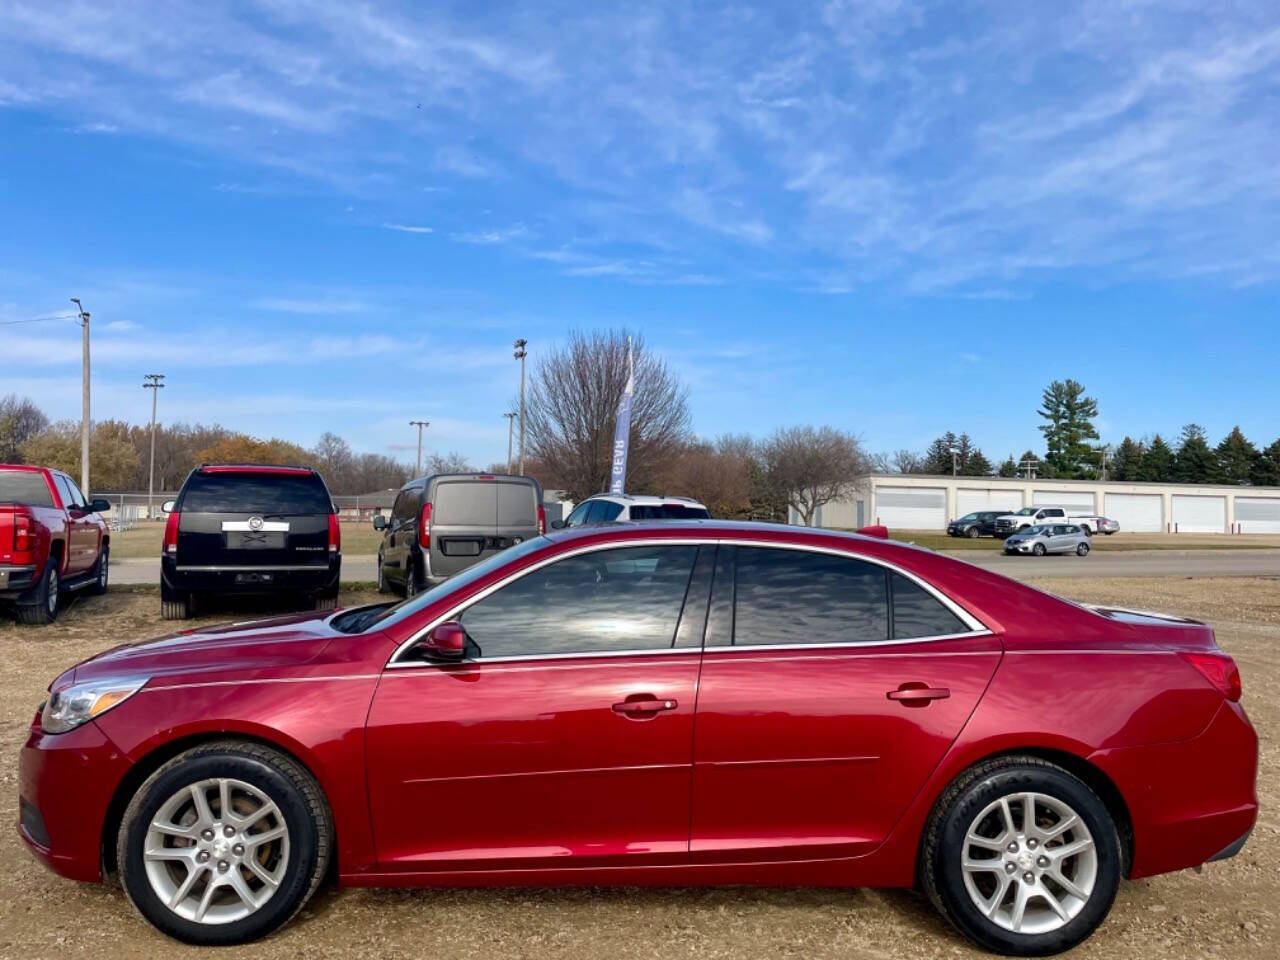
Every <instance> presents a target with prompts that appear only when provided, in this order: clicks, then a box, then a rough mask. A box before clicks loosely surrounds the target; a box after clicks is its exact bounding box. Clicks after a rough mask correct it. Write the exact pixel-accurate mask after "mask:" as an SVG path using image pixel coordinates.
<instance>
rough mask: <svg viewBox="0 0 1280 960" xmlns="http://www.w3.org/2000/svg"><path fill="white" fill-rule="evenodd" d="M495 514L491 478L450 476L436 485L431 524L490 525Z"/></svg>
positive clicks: (496, 496)
mask: <svg viewBox="0 0 1280 960" xmlns="http://www.w3.org/2000/svg"><path fill="white" fill-rule="evenodd" d="M497 518H498V491H497V484H495V483H493V482H492V481H483V480H476V481H466V480H450V481H448V482H445V483H441V484H439V485H438V486H437V487H436V492H435V503H434V504H433V505H432V510H431V522H432V524H437V523H439V524H444V525H445V526H450V527H453V526H458V527H492V526H493V525H494V524H495V523H496V522H497Z"/></svg>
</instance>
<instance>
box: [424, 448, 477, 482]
mask: <svg viewBox="0 0 1280 960" xmlns="http://www.w3.org/2000/svg"><path fill="white" fill-rule="evenodd" d="M475 472H476V468H475V467H473V466H472V465H471V464H470V463H469V462H468V461H467V458H466V457H464V456H463V455H462V454H460V453H458V451H456V450H450V451H449V452H448V453H433V454H431V455H430V456H429V457H427V476H432V475H434V474H437V473H475Z"/></svg>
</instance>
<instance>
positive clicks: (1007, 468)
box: [1000, 453, 1018, 477]
mask: <svg viewBox="0 0 1280 960" xmlns="http://www.w3.org/2000/svg"><path fill="white" fill-rule="evenodd" d="M1017 475H1018V462H1017V461H1016V460H1014V459H1013V454H1012V453H1011V454H1009V459H1007V460H1005V462H1004V463H1002V464H1000V476H1002V477H1016V476H1017Z"/></svg>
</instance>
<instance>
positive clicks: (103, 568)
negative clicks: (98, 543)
mask: <svg viewBox="0 0 1280 960" xmlns="http://www.w3.org/2000/svg"><path fill="white" fill-rule="evenodd" d="M110 560H111V548H110V547H109V546H107V545H106V544H103V546H102V553H100V554H99V555H98V569H97V571H96V574H97V575H96V576H95V577H94V579H93V586H92V587H90V588H89V589H90V590H91V591H92V592H93V594H94V595H95V596H99V597H100V596H102V595H103V594H104V593H106V592H107V577H108V576H110V574H109V572H108V570H107V564H108V563H109V562H110Z"/></svg>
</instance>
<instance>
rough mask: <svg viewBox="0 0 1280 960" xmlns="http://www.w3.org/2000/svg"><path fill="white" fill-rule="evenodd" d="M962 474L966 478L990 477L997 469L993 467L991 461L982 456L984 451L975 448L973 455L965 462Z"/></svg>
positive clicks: (961, 470)
mask: <svg viewBox="0 0 1280 960" xmlns="http://www.w3.org/2000/svg"><path fill="white" fill-rule="evenodd" d="M960 472H961V473H963V474H964V475H965V476H966V477H989V476H991V474H993V473H995V468H994V467H992V466H991V461H990V460H988V459H987V458H986V457H985V456H983V455H982V451H981V450H979V449H978V448H977V447H974V448H973V453H971V454H969V459H967V460H966V461H965V462H964V466H962V467H961V468H960Z"/></svg>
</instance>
